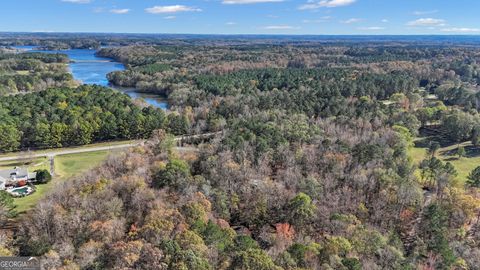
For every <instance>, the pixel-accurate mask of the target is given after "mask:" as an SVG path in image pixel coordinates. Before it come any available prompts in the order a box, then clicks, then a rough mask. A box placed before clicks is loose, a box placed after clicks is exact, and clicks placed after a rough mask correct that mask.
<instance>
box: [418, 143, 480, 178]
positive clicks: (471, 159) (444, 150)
mask: <svg viewBox="0 0 480 270" xmlns="http://www.w3.org/2000/svg"><path fill="white" fill-rule="evenodd" d="M420 141H422V142H423V143H419V142H420ZM416 142H417V143H416V145H417V146H416V147H413V148H411V149H410V150H409V155H410V157H411V158H412V160H413V162H414V163H415V164H416V165H418V164H420V162H421V161H422V160H423V159H424V158H425V156H426V151H427V148H426V147H425V146H424V145H425V143H424V142H425V139H424V138H419V139H417V141H416ZM460 146H463V147H464V148H465V150H466V152H467V155H466V157H463V158H460V159H459V158H458V157H457V156H456V154H455V153H456V151H457V149H458V146H457V144H449V145H448V144H447V145H442V147H441V148H440V149H439V150H438V152H437V158H439V159H441V160H442V161H444V162H447V161H448V162H450V163H452V165H453V166H455V169H456V170H457V172H458V180H460V181H461V182H465V181H467V176H468V175H469V174H470V172H471V171H473V170H474V169H475V168H476V167H478V166H480V148H479V147H475V146H473V145H472V144H471V142H464V143H462V144H460Z"/></svg>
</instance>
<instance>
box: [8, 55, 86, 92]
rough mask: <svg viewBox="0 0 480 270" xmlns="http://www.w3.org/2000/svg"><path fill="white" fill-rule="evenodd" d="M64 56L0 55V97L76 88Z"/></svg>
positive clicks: (66, 58)
mask: <svg viewBox="0 0 480 270" xmlns="http://www.w3.org/2000/svg"><path fill="white" fill-rule="evenodd" d="M66 63H68V57H67V56H66V55H64V54H43V53H19V54H9V53H0V95H7V94H17V93H22V92H32V91H42V90H45V89H47V88H50V87H73V86H76V84H77V83H76V82H75V81H74V78H73V76H72V75H71V74H70V73H69V71H68V67H67V65H66Z"/></svg>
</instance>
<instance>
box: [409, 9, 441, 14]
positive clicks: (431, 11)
mask: <svg viewBox="0 0 480 270" xmlns="http://www.w3.org/2000/svg"><path fill="white" fill-rule="evenodd" d="M437 12H438V10H436V9H435V10H423V11H422V10H416V11H414V12H413V15H416V16H422V15H428V14H434V13H437Z"/></svg>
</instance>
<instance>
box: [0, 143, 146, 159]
mask: <svg viewBox="0 0 480 270" xmlns="http://www.w3.org/2000/svg"><path fill="white" fill-rule="evenodd" d="M135 142H138V141H135V140H128V141H111V142H102V143H93V144H88V145H83V146H74V147H63V148H54V149H43V150H34V151H31V152H30V153H29V154H44V153H45V154H47V153H51V152H56V151H63V150H72V149H91V148H96V147H104V146H116V145H123V144H130V143H135ZM19 153H25V155H28V154H27V152H12V153H6V154H2V155H0V157H11V156H18V155H19Z"/></svg>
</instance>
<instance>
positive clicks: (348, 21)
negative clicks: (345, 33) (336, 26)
mask: <svg viewBox="0 0 480 270" xmlns="http://www.w3.org/2000/svg"><path fill="white" fill-rule="evenodd" d="M361 21H362V19H359V18H350V19H348V20H344V21H340V22H341V23H345V24H351V23H358V22H361Z"/></svg>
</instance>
